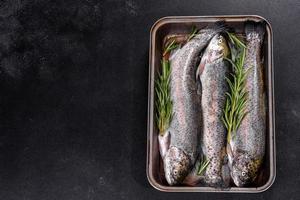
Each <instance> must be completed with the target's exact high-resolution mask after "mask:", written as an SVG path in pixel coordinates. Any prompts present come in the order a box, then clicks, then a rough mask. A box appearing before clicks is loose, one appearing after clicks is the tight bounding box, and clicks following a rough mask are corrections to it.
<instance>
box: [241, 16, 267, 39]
mask: <svg viewBox="0 0 300 200" xmlns="http://www.w3.org/2000/svg"><path fill="white" fill-rule="evenodd" d="M255 33H256V34H255ZM245 34H246V38H247V40H250V39H253V38H252V37H257V36H258V38H259V41H260V43H262V42H263V38H264V34H265V23H264V22H254V21H247V22H246V23H245Z"/></svg>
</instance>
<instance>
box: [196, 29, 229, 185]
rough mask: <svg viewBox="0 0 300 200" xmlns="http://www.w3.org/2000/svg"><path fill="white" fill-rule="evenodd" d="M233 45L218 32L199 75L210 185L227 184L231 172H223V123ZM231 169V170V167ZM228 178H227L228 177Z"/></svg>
mask: <svg viewBox="0 0 300 200" xmlns="http://www.w3.org/2000/svg"><path fill="white" fill-rule="evenodd" d="M228 54H229V48H228V45H227V42H226V40H225V38H224V37H223V36H222V35H220V34H217V35H215V36H214V37H213V38H212V40H211V41H210V43H209V45H208V47H207V48H206V50H205V52H204V54H203V57H202V59H201V62H200V65H199V68H198V70H197V76H200V81H201V86H202V101H201V106H202V113H203V134H202V140H201V142H202V144H201V147H202V151H203V154H204V156H205V157H206V159H207V160H208V161H209V164H208V166H207V168H206V171H205V179H204V182H205V183H206V184H207V185H209V186H227V184H228V183H229V181H228V180H230V176H229V173H222V171H223V169H224V165H226V166H227V163H226V162H225V161H226V128H225V126H224V124H223V122H222V120H221V119H222V115H223V109H224V106H225V102H226V96H225V93H226V92H227V91H228V86H227V82H226V79H225V77H226V76H227V74H228V73H229V66H228V64H229V63H228V61H226V60H225V58H226V57H227V56H228ZM228 170H229V169H228ZM226 175H227V177H223V176H226Z"/></svg>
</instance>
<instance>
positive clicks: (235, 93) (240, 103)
mask: <svg viewBox="0 0 300 200" xmlns="http://www.w3.org/2000/svg"><path fill="white" fill-rule="evenodd" d="M227 34H228V36H229V40H230V42H231V43H232V45H231V54H232V59H228V58H226V60H227V61H228V62H229V63H230V64H231V66H232V69H233V73H232V74H230V77H231V78H230V79H229V78H228V77H226V81H227V83H228V86H229V92H227V93H225V95H226V104H225V108H224V116H223V117H222V121H223V123H224V125H225V127H226V129H227V134H228V135H227V141H228V142H229V141H230V140H231V139H234V138H235V133H236V131H237V129H238V128H239V126H240V124H241V122H242V120H243V119H244V118H245V116H246V105H247V97H248V94H247V92H246V89H245V87H246V83H245V82H246V77H247V74H248V71H249V69H248V70H244V62H245V55H246V46H245V44H244V43H243V42H242V41H240V40H239V39H238V38H237V37H236V36H235V35H234V34H232V33H227ZM233 52H234V54H235V55H233ZM233 58H234V59H233Z"/></svg>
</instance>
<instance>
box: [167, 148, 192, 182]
mask: <svg viewBox="0 0 300 200" xmlns="http://www.w3.org/2000/svg"><path fill="white" fill-rule="evenodd" d="M190 162H191V161H190V159H189V156H188V155H187V154H186V153H185V152H184V151H183V150H181V149H179V148H177V147H171V148H170V149H169V150H168V152H167V154H166V156H165V158H164V170H165V177H166V180H167V182H168V183H169V185H176V184H179V183H181V182H182V181H183V180H184V178H185V177H186V176H187V175H188V173H189V171H190V166H191V163H190Z"/></svg>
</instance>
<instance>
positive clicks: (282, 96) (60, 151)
mask: <svg viewBox="0 0 300 200" xmlns="http://www.w3.org/2000/svg"><path fill="white" fill-rule="evenodd" d="M222 14H258V15H262V16H264V17H266V18H267V19H268V20H269V21H270V22H271V24H272V25H273V30H274V60H275V68H276V69H275V77H276V80H275V92H276V95H275V96H276V122H277V125H276V131H277V135H276V139H277V178H276V181H275V183H274V185H273V186H272V187H271V188H270V189H269V190H268V191H266V192H264V193H261V194H253V195H247V194H208V193H192V194H187V193H177V194H174V193H172V194H168V193H162V192H158V191H156V190H155V189H153V188H152V187H151V186H150V185H149V183H148V181H147V178H146V169H145V163H146V129H147V128H146V126H147V78H148V48H149V30H150V27H151V26H152V24H153V23H154V22H155V21H156V20H157V19H158V18H160V17H163V16H167V15H222ZM299 19H300V2H299V1H284V0H277V1H271V0H270V1H264V2H263V1H260V0H252V1H233V0H232V1H226V2H225V1H222V2H219V1H216V0H210V1H199V0H193V1H172V2H171V1H161V2H159V1H144V2H142V1H137V0H127V1H117V0H115V1H98V2H97V1H93V0H86V1H83V0H82V1H79V0H76V1H75V0H64V1H59V0H58V1H53V0H40V1H33V0H1V1H0V199H5V200H10V199H20V200H21V199H22V200H25V199H26V200H28V199H37V200H42V199H49V200H54V199H61V200H68V199H70V200H71V199H72V200H77V199H78V200H84V199H90V200H92V199H151V200H152V199H164V200H166V199H172V200H175V199H193V200H194V199H230V200H233V199H300V197H299V195H300V184H299V182H300V170H299V168H300V162H299V154H300V144H299V143H300V134H299V132H298V131H299V127H300V86H299V85H300V79H299V74H300V67H299V63H300V55H299V45H300V35H299V34H300V32H299V30H300V23H299Z"/></svg>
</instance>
